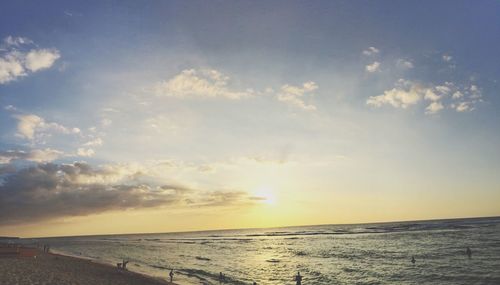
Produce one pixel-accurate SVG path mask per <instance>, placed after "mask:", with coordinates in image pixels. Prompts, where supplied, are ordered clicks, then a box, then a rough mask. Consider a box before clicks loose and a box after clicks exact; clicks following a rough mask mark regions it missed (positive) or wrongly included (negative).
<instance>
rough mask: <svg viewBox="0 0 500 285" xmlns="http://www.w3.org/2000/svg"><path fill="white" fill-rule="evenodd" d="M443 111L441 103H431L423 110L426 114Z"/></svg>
mask: <svg viewBox="0 0 500 285" xmlns="http://www.w3.org/2000/svg"><path fill="white" fill-rule="evenodd" d="M442 109H444V106H443V104H441V102H432V103H431V104H430V105H429V106H427V108H425V113H426V114H436V113H437V112H439V111H441V110H442Z"/></svg>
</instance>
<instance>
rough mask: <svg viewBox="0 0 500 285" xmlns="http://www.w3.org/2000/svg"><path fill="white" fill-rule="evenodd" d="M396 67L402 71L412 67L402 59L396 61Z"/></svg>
mask: <svg viewBox="0 0 500 285" xmlns="http://www.w3.org/2000/svg"><path fill="white" fill-rule="evenodd" d="M396 65H397V66H398V67H400V68H403V69H412V68H413V67H414V65H413V62H411V61H409V60H407V59H402V58H400V59H398V60H397V62H396Z"/></svg>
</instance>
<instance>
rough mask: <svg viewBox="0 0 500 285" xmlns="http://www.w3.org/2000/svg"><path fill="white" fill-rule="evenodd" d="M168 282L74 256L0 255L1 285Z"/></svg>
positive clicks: (152, 284)
mask: <svg viewBox="0 0 500 285" xmlns="http://www.w3.org/2000/svg"><path fill="white" fill-rule="evenodd" d="M132 284H144V285H160V284H163V285H166V284H171V285H174V284H173V283H169V282H166V281H164V280H159V279H155V278H152V277H149V276H145V275H142V274H139V273H134V272H130V271H126V270H119V269H118V268H116V267H113V266H111V265H106V264H101V263H96V262H93V261H91V260H85V259H80V258H75V257H68V256H62V255H56V254H47V253H41V252H40V253H38V255H37V257H36V258H34V257H0V285H132Z"/></svg>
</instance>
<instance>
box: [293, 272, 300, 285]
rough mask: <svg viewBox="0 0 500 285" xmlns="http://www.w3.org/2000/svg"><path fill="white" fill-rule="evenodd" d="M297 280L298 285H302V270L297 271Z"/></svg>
mask: <svg viewBox="0 0 500 285" xmlns="http://www.w3.org/2000/svg"><path fill="white" fill-rule="evenodd" d="M295 281H296V283H295V284H296V285H302V276H300V272H297V275H296V276H295Z"/></svg>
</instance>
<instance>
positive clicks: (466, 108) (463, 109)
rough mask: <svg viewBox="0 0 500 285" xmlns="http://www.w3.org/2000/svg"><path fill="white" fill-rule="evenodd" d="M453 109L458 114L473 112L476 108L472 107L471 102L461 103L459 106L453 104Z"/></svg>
mask: <svg viewBox="0 0 500 285" xmlns="http://www.w3.org/2000/svg"><path fill="white" fill-rule="evenodd" d="M452 107H453V108H454V109H455V110H457V112H468V111H472V110H473V109H474V108H473V107H472V103H471V102H460V103H458V104H453V105H452Z"/></svg>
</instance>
